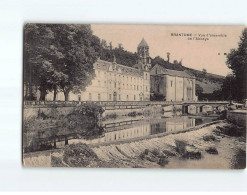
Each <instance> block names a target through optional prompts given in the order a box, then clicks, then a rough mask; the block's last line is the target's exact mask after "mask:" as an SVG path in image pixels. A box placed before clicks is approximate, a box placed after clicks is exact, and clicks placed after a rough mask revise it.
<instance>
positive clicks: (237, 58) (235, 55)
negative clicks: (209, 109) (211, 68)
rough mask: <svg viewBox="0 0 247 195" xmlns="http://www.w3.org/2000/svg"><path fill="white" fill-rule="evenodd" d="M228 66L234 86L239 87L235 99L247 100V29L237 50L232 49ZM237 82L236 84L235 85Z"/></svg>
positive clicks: (233, 94) (228, 58) (228, 56)
mask: <svg viewBox="0 0 247 195" xmlns="http://www.w3.org/2000/svg"><path fill="white" fill-rule="evenodd" d="M226 63H227V66H228V67H229V68H230V69H232V72H233V76H234V78H235V79H234V80H232V84H233V85H235V86H238V87H237V89H238V90H237V92H236V93H232V96H233V99H236V100H242V99H246V98H247V85H246V84H247V28H245V29H244V30H243V32H242V35H241V37H240V42H239V44H238V48H237V49H232V50H231V51H230V53H229V54H228V55H227V61H226ZM234 82H235V83H234Z"/></svg>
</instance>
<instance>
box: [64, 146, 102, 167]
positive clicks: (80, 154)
mask: <svg viewBox="0 0 247 195" xmlns="http://www.w3.org/2000/svg"><path fill="white" fill-rule="evenodd" d="M63 160H64V162H66V164H68V165H69V166H70V167H86V166H88V165H90V164H91V163H94V162H96V161H97V160H98V156H97V155H96V154H95V152H94V151H93V150H92V149H91V148H89V147H88V146H87V145H86V144H82V143H79V144H71V145H68V146H66V147H65V149H64V153H63Z"/></svg>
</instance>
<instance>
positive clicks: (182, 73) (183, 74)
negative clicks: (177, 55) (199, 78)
mask: <svg viewBox="0 0 247 195" xmlns="http://www.w3.org/2000/svg"><path fill="white" fill-rule="evenodd" d="M157 66H159V67H160V70H161V71H160V72H159V73H158V74H166V75H170V76H177V77H185V78H195V77H194V76H192V75H190V74H188V73H187V72H186V71H179V70H171V69H167V68H165V67H164V66H162V65H160V64H156V65H155V66H154V67H153V69H154V68H155V67H157Z"/></svg>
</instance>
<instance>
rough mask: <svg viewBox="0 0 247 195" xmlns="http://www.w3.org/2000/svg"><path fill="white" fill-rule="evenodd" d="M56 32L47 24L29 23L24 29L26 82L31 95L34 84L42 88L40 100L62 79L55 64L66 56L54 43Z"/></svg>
mask: <svg viewBox="0 0 247 195" xmlns="http://www.w3.org/2000/svg"><path fill="white" fill-rule="evenodd" d="M54 42H55V36H54V32H53V31H52V29H51V27H50V25H47V24H27V25H26V26H25V31H24V84H25V85H26V86H27V91H29V95H31V94H32V89H33V86H38V89H39V90H40V100H45V95H46V94H47V92H48V91H51V90H53V89H54V88H55V86H56V85H58V83H57V82H58V81H59V80H60V79H61V78H60V76H62V75H61V74H59V73H58V72H57V71H56V70H55V67H54V66H53V64H54V63H55V62H56V63H59V60H60V59H62V58H64V56H63V54H62V53H61V52H59V51H58V49H57V48H56V47H55V46H54V45H53V43H54Z"/></svg>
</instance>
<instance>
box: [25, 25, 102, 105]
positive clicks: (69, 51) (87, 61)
mask: <svg viewBox="0 0 247 195" xmlns="http://www.w3.org/2000/svg"><path fill="white" fill-rule="evenodd" d="M99 51H100V40H99V38H98V37H96V36H94V35H93V34H92V31H91V27H90V25H78V24H70V25H68V24H27V25H26V26H25V31H24V83H25V84H26V86H30V85H35V86H39V90H40V91H41V96H40V100H45V95H46V94H47V93H48V91H54V92H55V93H54V94H56V92H57V91H58V90H61V91H62V92H64V95H65V100H66V101H67V100H68V94H69V92H70V91H73V92H75V93H78V92H79V91H81V90H84V89H85V87H86V86H87V85H88V84H89V83H90V82H91V80H92V78H93V76H94V71H93V63H94V62H95V60H96V59H97V56H98V55H99V54H98V53H99Z"/></svg>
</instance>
